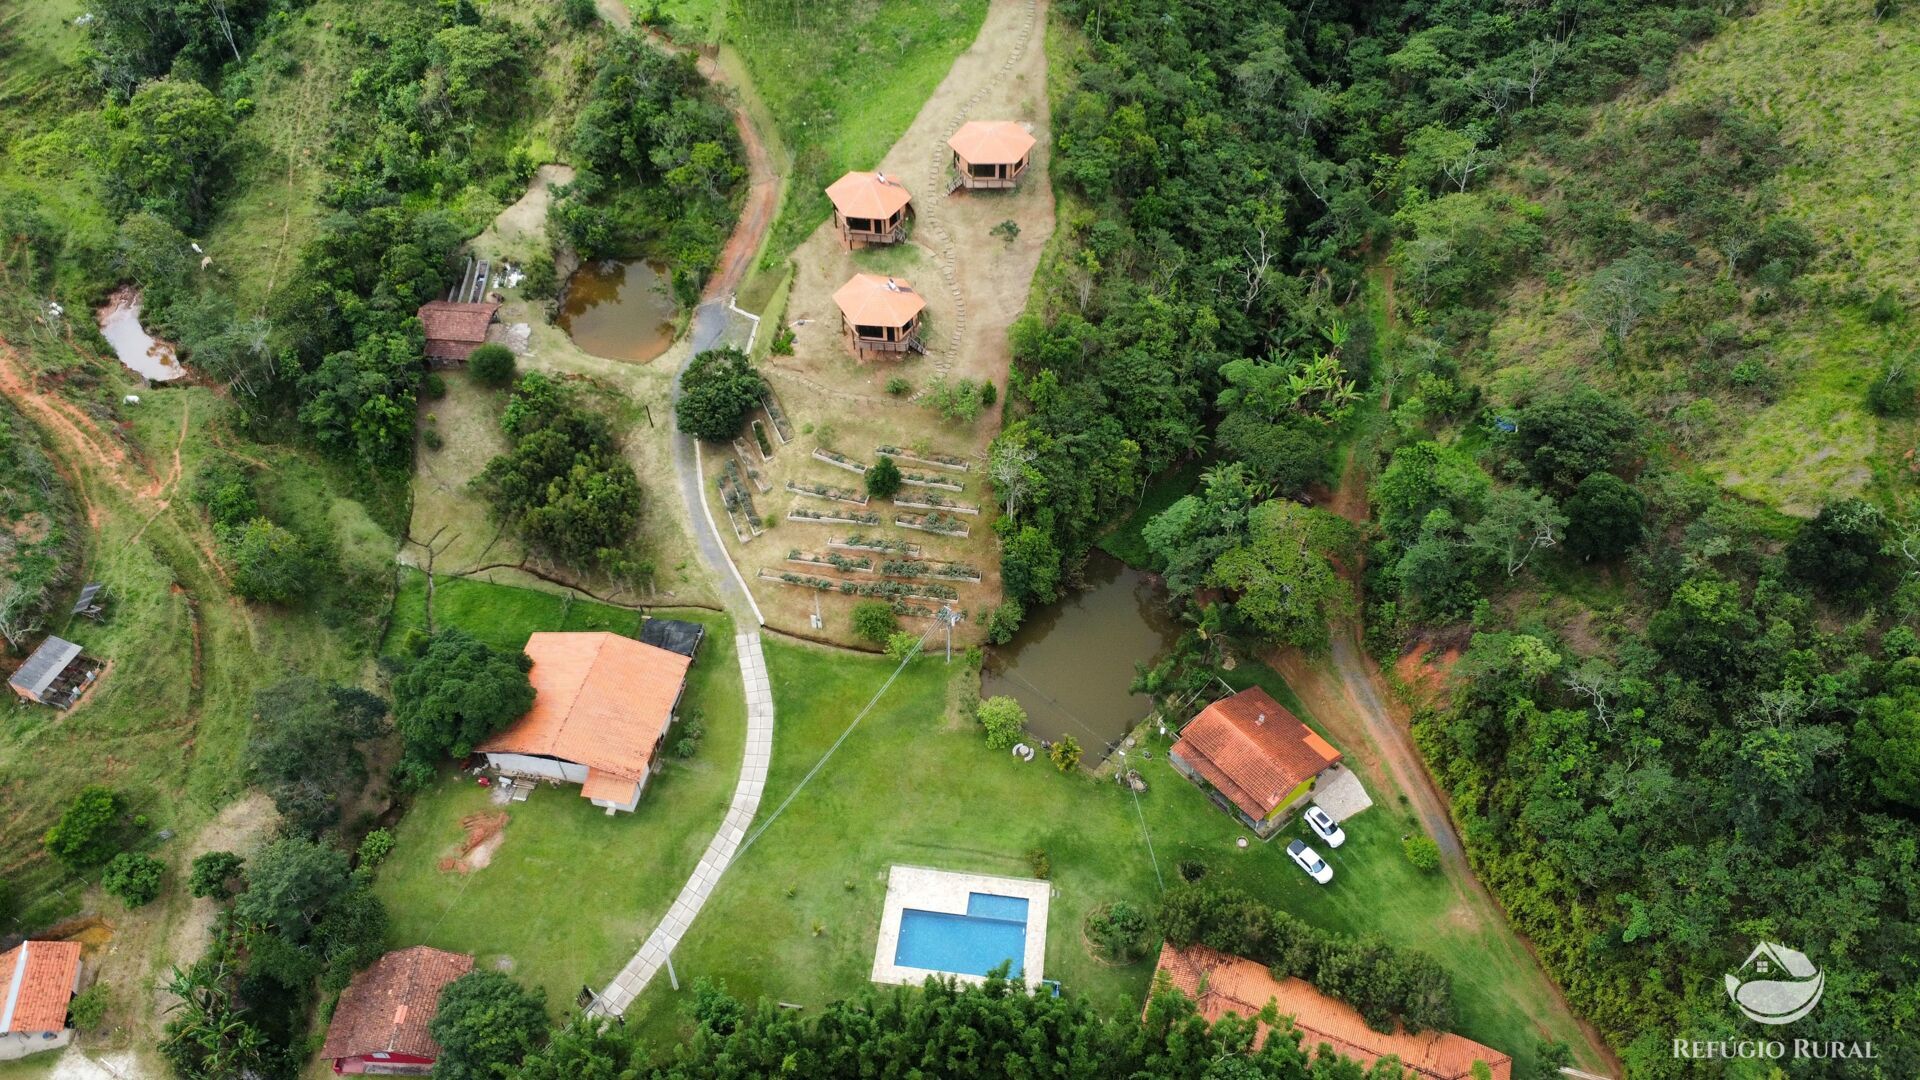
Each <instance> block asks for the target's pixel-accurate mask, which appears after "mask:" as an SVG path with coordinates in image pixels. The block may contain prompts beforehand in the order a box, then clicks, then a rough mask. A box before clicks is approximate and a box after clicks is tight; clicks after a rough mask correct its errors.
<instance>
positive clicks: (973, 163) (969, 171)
mask: <svg viewBox="0 0 1920 1080" xmlns="http://www.w3.org/2000/svg"><path fill="white" fill-rule="evenodd" d="M1035 141H1036V140H1035V139H1034V137H1033V133H1032V132H1030V131H1028V130H1027V128H1026V125H1024V124H1016V123H1014V122H1013V121H1011V120H969V121H967V122H966V123H964V124H961V125H960V130H959V131H956V132H954V133H953V138H951V139H948V140H947V146H948V147H949V148H951V149H952V150H953V168H954V172H955V173H956V174H957V179H958V180H959V186H961V187H966V188H1010V187H1013V186H1014V185H1015V184H1017V183H1018V182H1019V180H1020V177H1021V175H1022V174H1024V173H1025V172H1026V171H1027V166H1029V165H1032V164H1033V147H1034V143H1035Z"/></svg>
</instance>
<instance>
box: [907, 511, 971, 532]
mask: <svg viewBox="0 0 1920 1080" xmlns="http://www.w3.org/2000/svg"><path fill="white" fill-rule="evenodd" d="M893 523H894V524H895V525H898V526H899V527H901V528H903V529H918V530H919V531H921V532H930V533H938V534H939V535H941V536H972V535H973V529H972V528H970V527H969V526H968V525H967V523H966V522H964V521H955V520H954V519H952V518H950V517H948V516H946V515H945V514H938V513H935V514H895V515H894V516H893Z"/></svg>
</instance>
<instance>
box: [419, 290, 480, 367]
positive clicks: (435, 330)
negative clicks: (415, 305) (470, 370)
mask: <svg viewBox="0 0 1920 1080" xmlns="http://www.w3.org/2000/svg"><path fill="white" fill-rule="evenodd" d="M499 311H500V305H499V303H498V302H496V301H492V300H487V301H484V302H480V303H459V302H456V301H453V300H434V301H431V302H429V303H425V304H422V305H420V311H419V316H420V325H421V326H422V327H424V328H425V329H426V332H427V363H428V364H430V365H432V366H434V367H452V366H453V365H455V364H464V363H466V362H467V357H468V356H470V355H472V353H473V350H475V349H477V348H479V347H480V346H482V345H485V344H486V343H487V327H489V326H491V325H493V319H494V316H495V315H497V314H499Z"/></svg>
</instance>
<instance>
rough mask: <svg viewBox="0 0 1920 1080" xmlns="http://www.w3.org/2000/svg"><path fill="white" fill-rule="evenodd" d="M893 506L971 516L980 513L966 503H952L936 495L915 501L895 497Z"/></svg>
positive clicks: (977, 508) (922, 497)
mask: <svg viewBox="0 0 1920 1080" xmlns="http://www.w3.org/2000/svg"><path fill="white" fill-rule="evenodd" d="M893 505H895V506H907V507H912V508H913V509H915V510H939V511H943V512H945V513H949V514H968V515H972V514H978V513H979V512H980V508H979V507H977V506H968V505H967V504H966V503H962V502H954V501H953V500H952V499H943V498H941V497H940V496H938V495H923V496H921V497H920V498H917V499H902V498H900V497H898V496H895V497H894V500H893Z"/></svg>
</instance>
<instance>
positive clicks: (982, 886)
mask: <svg viewBox="0 0 1920 1080" xmlns="http://www.w3.org/2000/svg"><path fill="white" fill-rule="evenodd" d="M977 892H978V893H991V894H993V895H995V896H1017V897H1020V898H1021V899H1023V900H1025V901H1026V902H1027V934H1026V951H1025V954H1024V955H1023V956H1022V957H1021V961H1020V968H1021V978H1022V979H1023V980H1024V981H1025V982H1026V984H1027V989H1028V990H1032V991H1038V990H1039V989H1040V982H1041V979H1042V978H1043V977H1044V972H1043V971H1042V970H1041V968H1042V967H1043V965H1044V964H1045V963H1046V959H1047V906H1048V903H1049V901H1051V900H1052V899H1053V884H1052V883H1051V882H1047V881H1041V880H1040V879H1038V878H1014V877H998V876H995V875H993V874H963V873H956V872H954V871H951V870H935V869H933V868H931V867H925V866H903V865H897V864H896V865H895V866H893V867H892V868H891V869H889V870H888V871H887V902H886V907H885V908H883V909H882V910H881V913H880V941H879V944H878V945H877V946H876V947H875V949H874V954H873V974H872V976H871V978H872V979H873V981H874V982H877V983H888V984H891V985H897V986H918V985H920V984H921V983H922V982H924V981H926V978H927V976H928V975H946V976H949V977H951V978H952V979H954V980H955V981H957V982H962V983H971V984H973V985H975V986H979V985H981V984H983V983H985V982H986V981H987V980H986V978H985V977H984V976H981V975H969V974H966V973H964V972H958V971H932V970H929V969H927V968H916V967H906V966H903V965H901V964H896V963H894V962H893V961H894V956H895V955H896V954H897V953H898V951H899V947H900V913H901V912H902V911H905V910H906V909H908V908H914V909H916V910H919V911H935V912H943V913H946V914H950V915H965V914H966V913H967V900H968V897H969V896H970V895H971V894H973V893H977Z"/></svg>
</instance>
